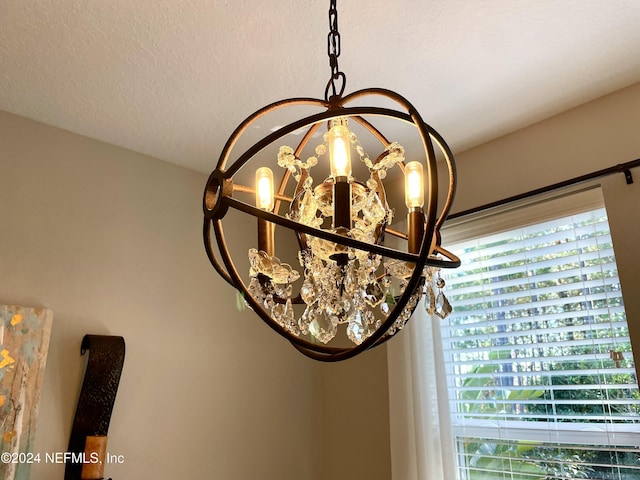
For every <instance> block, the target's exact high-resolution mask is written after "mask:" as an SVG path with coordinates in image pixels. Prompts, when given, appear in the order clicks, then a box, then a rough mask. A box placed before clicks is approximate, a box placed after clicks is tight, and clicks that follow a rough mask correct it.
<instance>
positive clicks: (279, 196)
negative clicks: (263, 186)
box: [233, 183, 293, 202]
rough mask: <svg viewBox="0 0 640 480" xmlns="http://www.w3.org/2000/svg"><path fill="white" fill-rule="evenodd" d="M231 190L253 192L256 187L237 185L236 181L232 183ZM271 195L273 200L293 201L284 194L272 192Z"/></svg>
mask: <svg viewBox="0 0 640 480" xmlns="http://www.w3.org/2000/svg"><path fill="white" fill-rule="evenodd" d="M233 191H234V192H242V193H253V194H255V193H256V189H255V188H254V187H249V186H247V185H239V184H237V183H234V184H233ZM273 197H274V199H275V200H280V201H283V202H292V201H293V198H291V197H288V196H286V195H284V194H280V193H276V194H274V196H273Z"/></svg>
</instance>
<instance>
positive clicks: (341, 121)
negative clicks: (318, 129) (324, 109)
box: [325, 117, 351, 178]
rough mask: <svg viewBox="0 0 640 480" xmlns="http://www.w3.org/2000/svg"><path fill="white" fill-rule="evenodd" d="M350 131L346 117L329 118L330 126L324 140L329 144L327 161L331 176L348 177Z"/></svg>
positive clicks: (349, 167)
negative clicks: (329, 165)
mask: <svg viewBox="0 0 640 480" xmlns="http://www.w3.org/2000/svg"><path fill="white" fill-rule="evenodd" d="M350 137H351V132H350V131H349V127H347V119H346V117H338V118H334V119H332V120H331V128H330V129H329V131H328V132H327V135H326V137H325V138H326V142H327V143H328V145H329V161H330V164H331V176H332V177H333V178H337V177H349V176H350V175H351V146H350V144H349V142H350V140H349V139H350Z"/></svg>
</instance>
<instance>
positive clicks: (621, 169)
mask: <svg viewBox="0 0 640 480" xmlns="http://www.w3.org/2000/svg"><path fill="white" fill-rule="evenodd" d="M635 167H640V158H639V159H637V160H632V161H630V162H626V163H620V164H618V165H614V166H613V167H608V168H604V169H602V170H598V171H595V172H591V173H587V174H585V175H581V176H579V177H574V178H571V179H569V180H564V181H562V182H558V183H554V184H553V185H547V186H546V187H541V188H536V189H535V190H530V191H528V192H525V193H520V194H518V195H514V196H512V197H507V198H503V199H502V200H496V201H495V202H490V203H485V204H484V205H480V206H479V207H474V208H470V209H468V210H463V211H461V212H456V213H453V214H451V215H449V216H448V217H447V220H453V219H455V218H460V217H464V216H465V215H470V214H472V213H477V212H482V211H483V210H489V209H490V208H495V207H499V206H501V205H506V204H507V203H511V202H515V201H517V200H522V199H524V198H528V197H533V196H535V195H540V194H542V193H547V192H551V191H553V190H557V189H559V188H563V187H568V186H570V185H575V184H577V183H582V182H586V181H588V180H593V179H596V178H600V177H606V176H607V175H611V174H614V173H624V176H625V179H626V180H627V185H629V184H631V183H633V176H632V175H631V169H632V168H635Z"/></svg>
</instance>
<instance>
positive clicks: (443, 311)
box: [435, 292, 453, 319]
mask: <svg viewBox="0 0 640 480" xmlns="http://www.w3.org/2000/svg"><path fill="white" fill-rule="evenodd" d="M452 311H453V309H452V308H451V304H450V303H449V300H448V299H447V297H445V296H444V293H442V292H440V293H438V298H436V304H435V312H436V315H437V316H439V317H440V318H442V319H444V318H447V317H448V316H449V315H450V314H451V312H452Z"/></svg>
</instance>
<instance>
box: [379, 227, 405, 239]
mask: <svg viewBox="0 0 640 480" xmlns="http://www.w3.org/2000/svg"><path fill="white" fill-rule="evenodd" d="M384 231H385V233H388V234H389V235H392V236H394V237H397V238H400V239H402V240H408V239H409V235H408V234H407V233H404V232H401V231H399V230H394V229H393V228H389V227H386V228H385V229H384Z"/></svg>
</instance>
